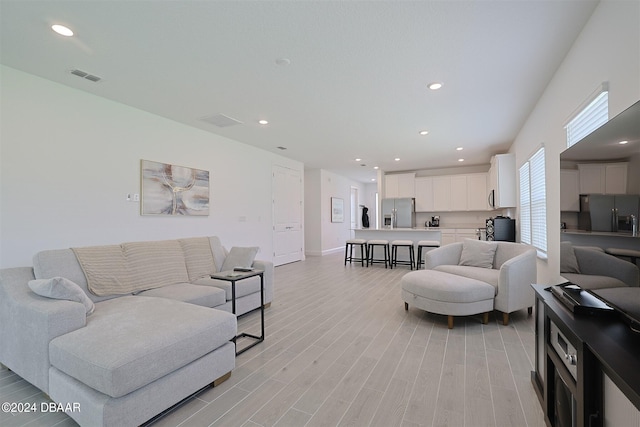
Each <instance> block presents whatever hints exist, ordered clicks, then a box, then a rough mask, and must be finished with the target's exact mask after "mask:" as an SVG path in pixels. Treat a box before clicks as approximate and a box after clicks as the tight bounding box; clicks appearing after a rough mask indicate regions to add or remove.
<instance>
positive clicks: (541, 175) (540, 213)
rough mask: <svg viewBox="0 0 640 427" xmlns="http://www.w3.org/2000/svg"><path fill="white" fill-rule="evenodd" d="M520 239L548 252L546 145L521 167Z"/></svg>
mask: <svg viewBox="0 0 640 427" xmlns="http://www.w3.org/2000/svg"><path fill="white" fill-rule="evenodd" d="M520 241H521V242H522V243H526V244H529V245H533V246H535V247H536V248H537V249H538V250H540V251H541V252H544V253H546V252H547V192H546V185H545V158H544V147H541V148H540V149H538V151H536V152H535V154H533V156H531V157H530V158H529V160H527V161H526V162H525V163H524V164H523V165H522V166H521V167H520Z"/></svg>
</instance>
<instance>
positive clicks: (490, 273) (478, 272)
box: [434, 265, 500, 292]
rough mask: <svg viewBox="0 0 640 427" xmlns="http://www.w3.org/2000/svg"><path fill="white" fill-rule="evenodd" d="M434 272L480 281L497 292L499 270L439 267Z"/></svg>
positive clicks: (462, 266)
mask: <svg viewBox="0 0 640 427" xmlns="http://www.w3.org/2000/svg"><path fill="white" fill-rule="evenodd" d="M434 270H437V271H442V272H445V273H450V274H455V275H457V276H462V277H468V278H470V279H476V280H480V281H482V282H485V283H488V284H490V285H491V286H493V287H494V288H495V289H496V292H497V290H498V280H499V279H500V270H496V269H493V268H483V267H469V266H464V265H439V266H437V267H436V268H434Z"/></svg>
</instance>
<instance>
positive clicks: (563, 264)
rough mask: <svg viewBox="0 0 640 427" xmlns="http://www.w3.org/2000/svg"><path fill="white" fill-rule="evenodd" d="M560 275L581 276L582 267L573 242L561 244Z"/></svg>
mask: <svg viewBox="0 0 640 427" xmlns="http://www.w3.org/2000/svg"><path fill="white" fill-rule="evenodd" d="M560 273H578V274H580V266H579V265H578V259H577V258H576V252H575V251H574V250H573V245H571V242H560Z"/></svg>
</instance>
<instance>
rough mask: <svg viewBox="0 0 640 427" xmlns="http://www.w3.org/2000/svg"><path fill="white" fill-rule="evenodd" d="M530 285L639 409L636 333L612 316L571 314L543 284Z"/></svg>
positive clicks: (638, 338) (639, 345)
mask: <svg viewBox="0 0 640 427" xmlns="http://www.w3.org/2000/svg"><path fill="white" fill-rule="evenodd" d="M533 287H534V289H535V291H536V293H537V294H538V295H540V296H542V297H543V298H544V302H545V304H546V305H547V307H548V308H550V309H551V312H552V313H551V314H550V316H551V317H552V318H553V320H554V322H556V323H558V321H560V323H562V324H564V325H565V326H566V327H567V328H569V330H570V331H571V333H572V334H573V335H575V336H577V337H578V338H579V339H580V340H582V341H583V342H584V343H585V344H586V346H587V348H588V349H589V351H591V353H592V354H593V355H594V356H595V357H596V358H597V359H598V361H599V362H600V364H601V366H602V371H603V372H604V373H605V374H607V376H609V378H611V380H612V381H613V382H614V383H615V384H616V386H617V387H618V388H619V389H620V390H621V391H622V393H624V395H625V396H626V397H627V399H629V400H630V401H631V402H632V403H633V404H634V405H635V407H636V408H638V410H640V369H638V366H640V333H639V332H633V331H632V330H631V328H629V326H628V325H627V324H625V323H623V322H622V321H621V320H619V318H618V317H617V316H615V315H614V316H606V317H605V316H592V315H587V314H574V313H571V312H570V311H569V310H568V309H567V308H566V307H565V306H564V305H563V304H562V303H561V302H560V301H559V300H558V299H557V298H555V297H554V296H553V295H552V294H551V292H549V291H545V290H544V289H545V288H546V287H547V286H545V285H534V286H533Z"/></svg>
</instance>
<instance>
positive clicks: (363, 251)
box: [344, 239, 369, 267]
mask: <svg viewBox="0 0 640 427" xmlns="http://www.w3.org/2000/svg"><path fill="white" fill-rule="evenodd" d="M354 246H360V258H354V257H353V247H354ZM347 261H349V264H351V261H360V264H361V265H362V266H363V267H364V262H365V261H367V267H368V266H369V256H368V252H367V241H366V240H365V239H349V240H347V245H346V246H345V248H344V265H347Z"/></svg>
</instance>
